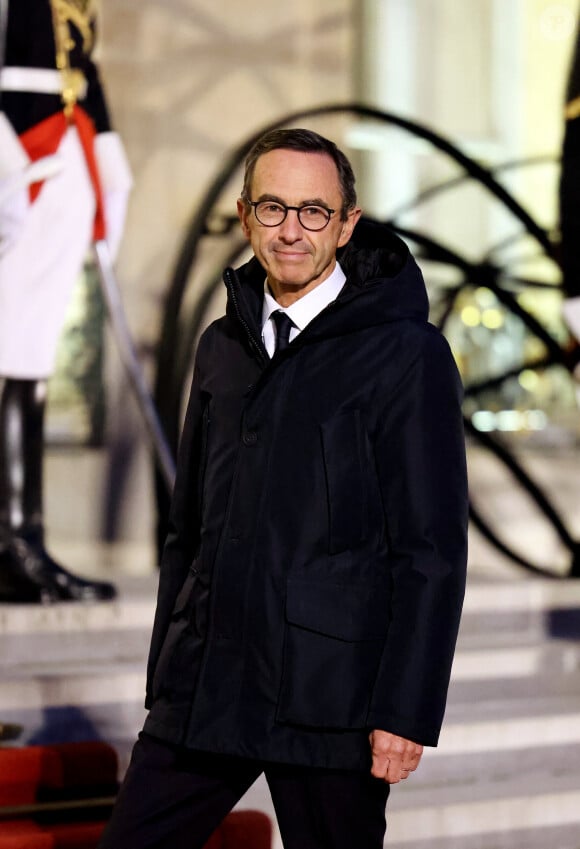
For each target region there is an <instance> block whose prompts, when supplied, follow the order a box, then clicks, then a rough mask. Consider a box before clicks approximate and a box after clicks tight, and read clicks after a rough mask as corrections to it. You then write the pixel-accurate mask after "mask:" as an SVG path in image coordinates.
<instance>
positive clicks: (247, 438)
mask: <svg viewBox="0 0 580 849" xmlns="http://www.w3.org/2000/svg"><path fill="white" fill-rule="evenodd" d="M257 441H258V434H257V433H256V431H255V430H247V431H246V432H245V433H244V435H243V436H242V442H243V443H244V445H255V444H256V442H257Z"/></svg>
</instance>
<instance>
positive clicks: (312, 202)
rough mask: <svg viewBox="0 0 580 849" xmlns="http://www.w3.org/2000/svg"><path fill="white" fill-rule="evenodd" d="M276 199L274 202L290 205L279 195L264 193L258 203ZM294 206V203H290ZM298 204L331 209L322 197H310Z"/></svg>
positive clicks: (257, 200)
mask: <svg viewBox="0 0 580 849" xmlns="http://www.w3.org/2000/svg"><path fill="white" fill-rule="evenodd" d="M268 200H271V201H274V203H281V204H282V205H283V206H288V204H287V203H286V201H285V200H282V198H281V197H278V195H269V194H267V193H264V194H262V195H260V197H259V198H257V199H256V203H262V201H268ZM290 205H291V206H293V204H290ZM297 206H323V207H324V208H325V209H330V208H331V207H330V205H329V204H328V203H327V202H326V201H325V200H323V199H322V198H308V199H307V200H303V201H301V202H300V203H299V204H297Z"/></svg>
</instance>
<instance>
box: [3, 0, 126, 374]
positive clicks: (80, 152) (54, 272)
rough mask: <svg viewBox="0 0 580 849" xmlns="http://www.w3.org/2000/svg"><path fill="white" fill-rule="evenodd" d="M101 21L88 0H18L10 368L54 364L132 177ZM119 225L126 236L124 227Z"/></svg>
mask: <svg viewBox="0 0 580 849" xmlns="http://www.w3.org/2000/svg"><path fill="white" fill-rule="evenodd" d="M94 29H95V27H94V9H93V4H92V3H91V2H87V0H84V2H83V0H12V2H10V3H9V6H8V21H7V33H6V36H7V37H6V50H5V64H4V67H3V68H2V71H1V72H0V74H1V75H0V88H1V97H2V99H1V109H2V115H0V237H2V241H1V243H0V244H1V247H0V375H3V376H9V377H17V378H25V379H39V378H45V377H47V376H48V375H49V374H50V373H51V371H52V368H53V361H54V355H55V350H56V345H57V341H58V336H59V333H60V330H61V327H62V323H63V320H64V313H65V310H66V306H67V302H68V300H69V296H70V294H71V290H72V287H73V285H74V283H75V281H76V279H77V276H78V274H79V271H80V270H81V268H82V264H83V260H84V257H85V255H86V252H87V248H88V247H89V245H90V242H91V239H92V238H103V237H104V235H105V220H106V219H108V218H110V217H114V216H110V215H108V212H110V211H111V210H107V208H106V207H107V201H110V200H111V198H112V197H114V196H115V195H116V198H115V200H116V201H117V203H116V204H115V202H114V201H113V204H112V205H113V206H114V207H115V208H116V209H118V205H119V204H118V201H119V197H120V196H122V200H123V201H126V197H127V194H128V190H129V188H130V185H131V176H130V171H129V167H128V165H127V161H126V158H125V156H124V152H123V148H122V145H121V142H120V140H119V138H118V136H117V135H116V133H113V132H112V131H111V127H110V122H109V116H108V112H107V107H106V104H105V99H104V96H103V90H102V87H101V84H100V81H99V75H98V71H97V68H96V66H95V64H94V63H93V61H92V59H91V54H92V49H93V44H94ZM95 133H96V135H95ZM43 177H45V178H46V179H44V180H43V179H42V178H43ZM38 178H40V179H38ZM33 181H34V182H33ZM26 195H28V197H26ZM27 200H28V204H27V203H26V201H27ZM103 201H104V202H105V205H103ZM123 205H124V204H123ZM122 213H123V214H122V216H121V217H124V209H123V210H122ZM117 217H119V216H117ZM115 224H118V222H117V221H108V220H107V225H111V226H112V227H113V229H114V225H115ZM117 229H119V228H118V227H117ZM107 235H108V236H111V235H113V236H116V237H117V238H116V239H115V238H113V241H114V242H116V241H118V237H119V235H120V234H119V233H116V234H110V233H109V234H107ZM112 247H113V248H114V247H116V244H113V246H112Z"/></svg>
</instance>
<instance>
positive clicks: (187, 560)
mask: <svg viewBox="0 0 580 849" xmlns="http://www.w3.org/2000/svg"><path fill="white" fill-rule="evenodd" d="M202 343H203V337H202V339H201V340H200V344H199V348H198V353H197V357H196V363H195V367H194V373H193V380H192V385H191V391H190V395H189V401H188V405H187V412H186V415H185V421H184V425H183V430H182V434H181V439H180V444H179V453H178V458H177V470H176V476H175V486H174V489H173V494H172V497H171V507H170V511H169V519H168V531H167V535H166V538H165V544H164V546H163V552H162V555H161V565H160V570H159V588H158V591H157V607H156V610H155V620H154V623H153V633H152V637H151V646H150V649H149V659H148V662H147V695H146V700H145V707H146V708H149V707H151V684H152V680H153V673H154V671H155V667H156V665H157V660H158V658H159V653H160V651H161V648H162V646H163V641H164V639H165V635H166V633H167V629H168V627H169V623H170V621H171V614H172V611H173V607H174V605H175V600H176V598H177V595H178V593H179V590H180V589H181V587H182V585H183V582H184V581H185V578H186V577H187V574H188V571H189V567H190V566H191V563H192V561H193V558H194V556H195V551H196V549H197V546H198V543H199V530H200V516H199V503H198V497H197V480H198V470H199V456H200V444H201V435H202V421H203V411H204V406H205V401H204V396H203V393H202V391H201V388H200V382H201V380H200V365H199V362H200V350H201V347H202Z"/></svg>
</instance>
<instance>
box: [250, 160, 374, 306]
mask: <svg viewBox="0 0 580 849" xmlns="http://www.w3.org/2000/svg"><path fill="white" fill-rule="evenodd" d="M250 200H252V201H263V200H274V201H277V202H279V203H283V204H285V205H286V206H303V205H304V204H317V205H321V206H325V207H327V208H328V209H334V210H336V211H335V212H334V214H333V215H332V217H331V219H330V221H329V222H328V225H327V226H326V227H325V228H324V230H318V231H311V230H307V229H306V228H304V227H303V226H302V225H301V224H300V222H299V221H298V216H297V213H296V211H295V210H289V211H288V214H287V216H286V218H285V220H284V221H283V222H282V224H278V225H277V226H276V227H265V226H264V225H263V224H260V222H259V221H258V220H257V218H256V216H255V214H254V210H253V208H251V207H250V208H248V209H247V208H246V206H245V204H244V203H243V201H242V200H239V201H238V215H239V217H240V221H241V223H242V229H243V231H244V235H245V236H246V238H247V239H248V240H249V241H250V244H251V245H252V248H253V251H254V254H255V255H256V257H257V258H258V260H259V261H260V263H261V264H262V265H263V267H264V269H265V270H266V274H267V277H268V283H269V285H270V288H271V289H272V292H273V294H274V297H276V298H277V299H278V300H280V302H281V303H282V304H283V306H288V305H289V304H290V303H292V301H295V300H296V299H297V298H299V297H301V296H302V295H305V294H306V292H309V291H310V290H311V289H313V288H314V287H315V286H318V284H319V283H322V281H323V280H325V279H326V278H327V277H328V276H329V275H330V274H331V273H332V271H333V269H334V267H335V264H336V249H337V248H339V247H341V246H342V245H345V244H346V243H347V242H348V240H349V239H350V236H351V233H352V231H353V229H354V225H355V224H356V222H357V221H358V219H359V217H360V213H361V210H360V209H358V208H357V209H355V210H353V211H351V212H350V213H349V215H348V218H347V220H346V221H342V220H341V217H340V211H341V208H342V194H341V191H340V184H339V179H338V171H337V169H336V165H335V164H334V162H333V160H332V159H331V158H330V156H327V155H326V154H325V153H303V152H301V151H297V150H283V149H281V150H272V151H270V152H269V153H265V154H263V155H262V156H261V157H260V158H259V159H258V161H257V162H256V168H255V171H254V177H253V180H252V186H251V197H250Z"/></svg>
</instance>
